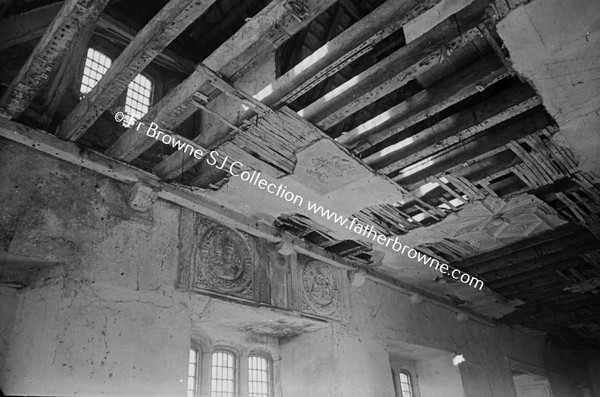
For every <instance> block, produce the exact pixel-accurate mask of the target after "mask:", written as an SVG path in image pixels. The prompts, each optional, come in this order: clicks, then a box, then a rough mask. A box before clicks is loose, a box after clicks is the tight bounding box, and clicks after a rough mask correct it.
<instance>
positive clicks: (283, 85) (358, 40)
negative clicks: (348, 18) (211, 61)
mask: <svg viewBox="0 0 600 397" xmlns="http://www.w3.org/2000/svg"><path fill="white" fill-rule="evenodd" d="M440 1H441V0H427V1H423V2H420V3H419V4H418V5H417V6H414V3H413V2H410V1H404V0H402V1H399V0H388V1H386V2H385V3H384V4H382V5H381V6H380V7H378V8H377V9H375V10H374V11H373V12H371V13H370V14H368V15H367V16H366V17H364V18H362V19H361V20H360V21H358V22H357V23H355V24H354V25H352V26H351V27H350V28H348V29H346V30H345V31H344V32H342V33H341V34H339V35H338V36H336V37H335V38H334V39H333V40H331V41H330V42H328V43H326V44H325V45H324V46H323V47H321V48H320V49H318V50H317V51H315V52H314V53H313V54H312V55H310V56H309V57H307V58H306V59H304V60H303V61H302V62H300V63H299V64H298V65H296V66H295V67H294V68H293V69H291V70H290V71H288V72H287V73H286V74H284V75H283V76H281V77H280V78H278V79H277V80H276V81H275V82H273V83H272V84H270V85H269V86H267V87H265V88H264V89H263V90H261V91H260V92H258V93H257V94H256V95H255V97H256V98H257V99H259V100H260V101H261V102H263V103H265V104H266V105H268V106H275V107H277V106H280V105H282V104H284V103H289V102H291V101H293V100H295V99H296V98H298V97H300V96H301V95H303V94H304V93H305V92H307V91H309V90H310V89H312V88H313V87H315V86H316V85H317V84H319V83H321V82H322V81H324V80H325V79H326V78H328V77H329V76H331V75H333V74H334V73H336V72H338V71H339V70H341V69H342V68H343V67H345V66H347V65H348V64H350V63H351V62H352V61H353V60H355V59H357V58H358V57H359V56H361V55H363V54H365V53H367V52H369V51H370V50H371V49H372V46H373V45H375V44H376V43H378V42H380V41H381V40H383V39H384V38H386V37H388V36H389V35H391V34H392V33H394V32H395V31H397V30H398V29H400V28H401V27H402V25H403V24H404V23H406V22H407V21H409V20H411V19H414V18H415V17H417V16H418V15H421V14H422V13H423V12H425V11H427V10H428V9H430V8H432V7H433V6H435V5H436V4H438V3H439V2H440ZM330 4H332V2H328V4H327V5H330ZM306 5H307V6H308V7H309V9H310V8H311V6H310V4H306ZM207 66H210V65H208V64H207ZM211 69H213V70H215V71H218V69H215V68H212V67H211ZM253 114H254V113H253V112H252V111H247V112H244V113H242V114H240V115H238V116H237V118H238V119H239V120H245V119H248V118H249V117H251V116H252V115H253ZM185 116H186V114H183V115H182V116H181V117H180V119H184V117H185ZM233 135H235V131H234V130H232V129H231V128H229V127H228V126H224V127H222V128H216V129H214V130H210V131H203V133H202V134H200V135H199V136H198V138H197V139H196V140H195V141H197V142H198V143H200V144H202V145H203V146H207V147H216V146H218V145H219V144H221V143H223V142H226V141H227V140H230V139H231V138H232V136H233ZM198 162H199V160H196V159H193V158H190V157H189V156H182V155H181V153H179V152H175V153H173V154H172V155H171V156H169V157H168V158H167V159H165V160H163V161H162V162H161V163H160V164H159V165H158V166H157V167H156V169H159V170H160V172H161V173H162V174H163V175H169V177H170V178H175V177H176V176H178V175H180V174H181V173H183V172H185V171H187V170H188V169H190V168H191V167H193V166H194V165H196V164H198Z"/></svg>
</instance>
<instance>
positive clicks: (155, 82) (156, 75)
mask: <svg viewBox="0 0 600 397" xmlns="http://www.w3.org/2000/svg"><path fill="white" fill-rule="evenodd" d="M90 48H91V49H93V50H95V51H98V52H100V53H101V54H103V55H104V56H106V57H107V58H109V59H110V60H111V62H112V63H114V62H115V60H116V59H117V58H118V57H119V55H120V53H121V52H122V51H123V48H122V47H120V46H118V45H116V44H113V43H110V42H108V41H106V40H104V39H102V38H98V37H95V36H94V37H92V39H91V40H90V42H89V43H88V46H87V49H86V52H85V54H84V56H83V57H82V59H81V61H80V62H79V64H78V66H77V74H76V76H78V78H75V79H73V83H72V85H71V87H72V89H73V90H74V92H76V93H77V98H78V100H79V101H82V100H83V99H84V97H85V95H82V94H81V93H80V87H81V83H82V82H83V73H84V69H85V61H86V59H87V50H89V49H90ZM111 66H112V64H111ZM138 74H139V75H142V76H144V77H145V78H147V79H148V80H150V82H151V83H152V92H151V99H150V108H152V106H154V105H155V104H156V103H158V101H159V100H160V99H161V98H162V96H163V91H164V79H163V76H162V75H161V71H160V68H157V67H155V66H154V65H152V64H150V65H147V66H146V67H145V68H144V70H143V71H141V72H140V73H138ZM136 76H137V75H136ZM132 81H133V80H132ZM128 87H129V84H128V85H127V87H126V88H125V89H124V90H123V92H122V93H121V94H119V96H118V97H117V98H116V99H115V101H114V102H113V104H112V107H113V108H120V109H121V110H122V111H125V103H126V100H127V92H128ZM86 95H87V94H86ZM111 118H112V117H111Z"/></svg>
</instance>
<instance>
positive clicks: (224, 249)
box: [212, 236, 243, 280]
mask: <svg viewBox="0 0 600 397" xmlns="http://www.w3.org/2000/svg"><path fill="white" fill-rule="evenodd" d="M213 245H214V251H213V255H212V256H213V258H212V262H213V266H214V272H215V274H216V275H217V277H219V278H222V279H223V280H235V279H236V278H238V277H239V276H240V274H241V272H242V270H243V263H242V261H241V258H240V257H239V256H238V255H237V252H236V248H235V246H234V245H233V241H231V239H230V238H228V237H227V236H224V237H222V238H218V239H216V241H214V242H213Z"/></svg>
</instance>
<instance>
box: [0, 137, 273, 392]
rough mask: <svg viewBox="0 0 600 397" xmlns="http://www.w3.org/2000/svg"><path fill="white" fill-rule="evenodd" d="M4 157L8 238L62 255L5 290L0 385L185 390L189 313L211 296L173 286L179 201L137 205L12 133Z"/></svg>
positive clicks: (1, 187)
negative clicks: (23, 283)
mask: <svg viewBox="0 0 600 397" xmlns="http://www.w3.org/2000/svg"><path fill="white" fill-rule="evenodd" d="M0 164H2V168H1V171H2V172H1V173H0V197H1V198H2V200H1V201H2V202H3V203H6V205H3V206H2V208H0V211H1V212H0V222H1V224H0V230H3V231H4V234H3V235H2V237H3V244H4V247H5V249H6V250H7V251H8V253H9V254H15V255H16V254H18V255H20V256H23V257H30V258H35V259H37V260H41V261H49V262H59V263H61V264H62V266H58V267H56V268H54V269H53V270H50V271H48V272H45V273H44V274H43V277H42V278H39V279H38V280H37V281H35V282H34V283H32V284H31V285H29V286H28V287H27V288H25V289H22V290H19V291H18V292H15V291H14V290H11V291H10V292H7V293H4V292H3V293H2V295H1V297H0V301H1V303H2V310H0V325H1V327H0V336H1V337H2V344H3V347H2V349H1V351H2V354H1V355H0V360H1V361H0V388H1V389H2V390H3V392H5V393H9V394H16V395H63V396H67V395H69V396H70V395H109V396H110V395H112V396H135V395H139V396H148V395H152V396H181V395H184V394H185V381H186V379H185V376H186V374H187V357H188V349H189V347H190V339H191V334H192V329H193V327H192V319H194V321H195V323H196V324H203V323H205V322H208V323H213V321H212V320H211V318H210V317H207V318H204V317H203V310H204V305H205V304H206V303H207V302H208V301H209V299H208V298H206V299H199V298H198V296H192V295H191V294H185V293H181V292H179V291H176V290H175V289H174V285H175V280H176V274H177V265H178V247H179V244H178V243H179V237H178V222H179V212H180V208H179V207H177V206H174V205H171V204H169V203H167V202H164V201H160V200H159V201H158V202H157V203H156V204H155V205H154V206H153V208H152V209H150V210H149V211H147V212H146V213H139V212H137V211H134V210H132V209H131V208H129V207H128V206H127V204H126V191H127V186H125V185H121V184H119V183H116V182H114V181H112V180H110V179H107V178H105V177H101V176H100V175H98V174H96V173H94V172H91V171H88V170H85V169H83V168H79V167H76V166H73V165H70V164H68V163H65V162H62V161H59V160H56V159H52V158H49V157H48V156H45V155H41V154H39V153H38V152H36V151H32V150H30V149H27V148H25V147H23V146H21V145H16V144H11V143H7V142H6V141H2V142H0ZM24 170H26V172H24ZM5 304H6V305H5ZM220 305H221V307H225V308H228V307H229V308H231V307H232V306H237V305H234V304H232V303H225V302H220ZM17 308H18V310H17ZM252 310H254V311H256V310H258V309H254V308H251V309H249V310H246V312H248V311H252ZM236 313H237V314H239V313H240V311H239V310H238V311H237V312H236ZM246 316H247V317H248V322H247V324H254V325H255V326H257V327H258V326H259V321H258V320H257V316H256V313H253V316H254V317H251V316H250V315H249V314H246ZM280 317H281V315H279V317H274V318H275V319H276V320H279V319H280ZM213 319H214V316H213ZM265 322H266V320H265ZM230 339H235V335H233V336H231V338H230ZM263 339H264V338H263ZM253 340H254V341H255V342H254V345H255V346H261V343H262V344H263V345H264V343H263V342H264V340H258V341H257V340H256V338H254V339H253ZM9 341H10V343H9ZM240 343H243V341H241V342H240ZM272 344H273V343H271V345H272ZM4 362H6V363H7V365H6V366H3V365H2V363H4Z"/></svg>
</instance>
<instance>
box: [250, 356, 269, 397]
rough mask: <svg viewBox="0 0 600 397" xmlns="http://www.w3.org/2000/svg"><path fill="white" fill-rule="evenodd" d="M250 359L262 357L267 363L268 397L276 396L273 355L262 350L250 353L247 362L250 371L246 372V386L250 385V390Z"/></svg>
mask: <svg viewBox="0 0 600 397" xmlns="http://www.w3.org/2000/svg"><path fill="white" fill-rule="evenodd" d="M250 357H261V358H264V359H265V360H266V361H267V381H268V384H269V386H268V390H269V393H268V397H273V396H274V389H275V380H274V375H273V373H274V372H275V371H274V369H273V357H271V355H270V354H269V353H267V352H265V351H264V350H260V349H252V350H250V351H249V352H248V354H247V355H246V358H245V360H246V362H247V365H248V370H247V371H246V378H247V379H246V384H247V385H248V388H250V362H249V361H250ZM248 395H250V393H249V392H248Z"/></svg>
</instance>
